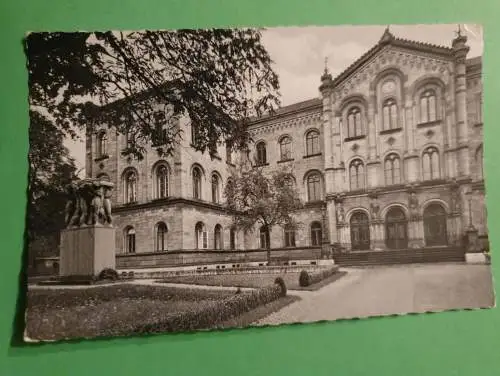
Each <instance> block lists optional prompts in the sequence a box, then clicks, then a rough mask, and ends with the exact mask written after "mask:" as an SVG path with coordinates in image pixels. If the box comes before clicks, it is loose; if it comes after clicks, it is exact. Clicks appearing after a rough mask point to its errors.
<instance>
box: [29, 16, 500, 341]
mask: <svg viewBox="0 0 500 376" xmlns="http://www.w3.org/2000/svg"><path fill="white" fill-rule="evenodd" d="M24 47H25V53H26V61H27V63H26V64H27V69H28V86H29V115H30V127H29V143H30V148H29V155H28V158H29V177H28V184H29V187H28V209H27V222H26V242H27V244H26V247H27V257H26V260H27V263H26V265H24V268H25V271H26V274H27V276H28V277H27V287H26V294H27V297H26V307H25V308H26V311H25V331H24V338H25V341H27V342H39V341H60V340H71V339H82V338H97V337H117V336H134V335H145V334H153V333H155V334H157V333H172V332H177V333H178V332H193V331H199V330H215V329H229V328H244V327H265V326H269V325H281V324H292V323H310V322H317V321H325V320H326V321H335V320H342V319H355V318H369V317H377V316H392V315H405V314H409V313H422V314H425V313H428V312H442V311H448V310H463V309H466V310H472V309H483V308H493V307H494V306H495V292H494V288H493V281H492V278H493V277H492V272H491V262H492V260H491V256H490V248H489V242H488V226H487V200H486V193H485V174H484V167H483V126H484V125H483V107H482V103H483V95H482V94H483V81H482V56H483V30H482V27H481V26H480V25H477V24H473V23H470V24H429V25H377V26H308V27H269V28H232V29H179V30H157V31H155V30H138V31H125V30H124V31H119V30H112V31H96V32H83V31H81V32H80V31H75V32H39V31H37V32H30V33H28V34H26V38H25V41H24ZM493 262H495V261H493ZM388 319H389V318H388ZM391 319H394V320H398V318H391ZM261 330H266V329H265V328H262V329H261Z"/></svg>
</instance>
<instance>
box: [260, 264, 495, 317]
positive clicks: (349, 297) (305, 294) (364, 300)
mask: <svg viewBox="0 0 500 376" xmlns="http://www.w3.org/2000/svg"><path fill="white" fill-rule="evenodd" d="M343 270H344V269H343ZM346 270H347V271H348V273H347V275H346V276H344V277H343V278H341V279H340V280H338V281H336V282H335V283H332V284H329V285H327V286H325V287H324V288H322V289H320V290H318V291H300V292H299V291H290V294H292V295H298V296H300V297H301V300H300V301H297V302H295V303H293V304H291V305H289V306H287V307H285V308H283V309H282V310H280V311H278V312H276V313H274V314H271V315H270V316H268V317H267V318H265V319H263V320H260V321H258V322H257V323H256V325H276V324H284V323H294V322H314V321H321V320H336V319H342V318H356V317H359V318H362V317H369V316H381V315H391V314H404V313H409V312H427V311H442V310H448V309H463V308H479V307H491V306H493V304H494V292H493V286H492V276H491V271H490V267H489V266H487V265H465V264H433V265H409V266H394V267H376V268H364V269H363V268H350V269H346Z"/></svg>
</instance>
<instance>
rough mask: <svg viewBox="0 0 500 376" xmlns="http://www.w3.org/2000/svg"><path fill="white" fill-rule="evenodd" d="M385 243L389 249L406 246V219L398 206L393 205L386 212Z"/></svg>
mask: <svg viewBox="0 0 500 376" xmlns="http://www.w3.org/2000/svg"><path fill="white" fill-rule="evenodd" d="M385 244H386V245H387V247H388V248H391V249H404V248H408V219H407V218H406V215H405V212H404V211H403V209H401V208H400V207H397V206H396V207H393V208H391V209H389V211H388V212H387V215H386V219H385Z"/></svg>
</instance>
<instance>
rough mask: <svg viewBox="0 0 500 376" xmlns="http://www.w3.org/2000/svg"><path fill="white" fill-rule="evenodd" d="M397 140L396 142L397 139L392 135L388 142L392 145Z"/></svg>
mask: <svg viewBox="0 0 500 376" xmlns="http://www.w3.org/2000/svg"><path fill="white" fill-rule="evenodd" d="M395 142H396V139H395V138H394V137H392V136H391V137H389V138H388V139H387V143H388V144H389V145H390V146H392V145H394V143H395Z"/></svg>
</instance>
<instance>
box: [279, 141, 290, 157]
mask: <svg viewBox="0 0 500 376" xmlns="http://www.w3.org/2000/svg"><path fill="white" fill-rule="evenodd" d="M280 156H281V160H282V161H287V160H289V159H292V139H291V138H290V137H288V136H285V137H283V138H282V139H281V141H280Z"/></svg>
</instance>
